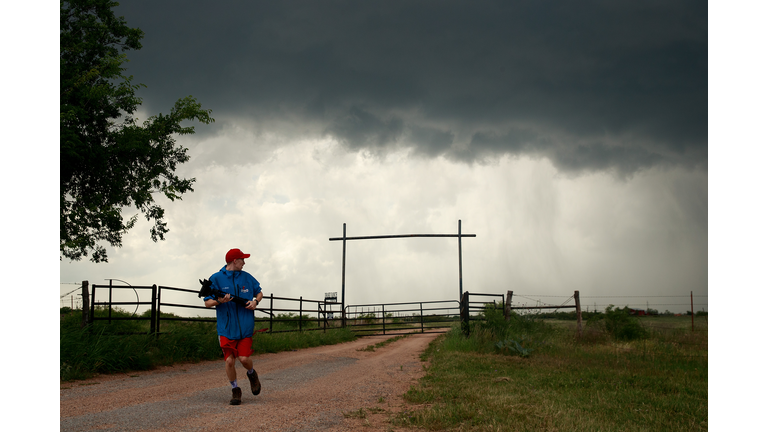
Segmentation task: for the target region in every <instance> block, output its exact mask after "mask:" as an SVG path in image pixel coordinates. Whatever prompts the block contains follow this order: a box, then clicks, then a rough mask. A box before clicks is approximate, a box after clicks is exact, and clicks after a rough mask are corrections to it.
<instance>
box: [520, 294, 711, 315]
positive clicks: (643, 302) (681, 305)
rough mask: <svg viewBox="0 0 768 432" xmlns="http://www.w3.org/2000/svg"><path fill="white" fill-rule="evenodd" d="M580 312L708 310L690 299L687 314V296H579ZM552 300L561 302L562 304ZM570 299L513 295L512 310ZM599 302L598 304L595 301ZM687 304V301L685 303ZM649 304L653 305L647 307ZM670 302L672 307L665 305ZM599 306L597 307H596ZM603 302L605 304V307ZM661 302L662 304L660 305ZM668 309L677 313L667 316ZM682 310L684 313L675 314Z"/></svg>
mask: <svg viewBox="0 0 768 432" xmlns="http://www.w3.org/2000/svg"><path fill="white" fill-rule="evenodd" d="M580 298H581V304H582V310H583V311H585V312H605V309H606V308H608V307H609V306H616V307H618V308H622V307H624V306H627V307H629V308H632V309H642V310H648V309H653V310H656V311H658V312H659V313H664V312H669V313H671V314H673V315H683V314H685V313H686V312H689V311H690V312H692V313H696V312H699V311H703V312H706V311H707V310H708V309H709V305H708V303H707V295H706V294H705V295H694V296H693V298H694V302H693V309H694V310H693V311H691V302H690V298H691V296H690V294H689V295H624V296H622V295H612V296H590V295H580ZM554 299H564V300H563V301H562V302H560V301H559V300H554ZM572 299H573V295H570V296H567V295H544V294H518V293H514V296H513V297H512V306H513V307H514V306H518V307H533V306H542V307H543V306H562V305H564V304H567V303H568V302H569V301H571V300H572ZM598 299H599V300H598ZM657 299H676V300H677V301H679V302H674V301H675V300H657ZM686 300H688V301H686ZM651 301H653V303H651ZM668 301H673V302H674V303H666V302H668ZM598 302H599V303H598ZM606 302H607V303H606ZM662 302H663V303H662ZM670 307H671V308H672V309H674V310H676V311H678V312H674V311H672V312H670V311H669V309H670ZM680 310H683V311H685V312H682V313H681V312H679V311H680Z"/></svg>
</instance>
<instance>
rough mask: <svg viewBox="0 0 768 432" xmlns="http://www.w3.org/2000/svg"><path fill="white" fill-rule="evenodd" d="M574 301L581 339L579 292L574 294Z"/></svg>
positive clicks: (577, 326)
mask: <svg viewBox="0 0 768 432" xmlns="http://www.w3.org/2000/svg"><path fill="white" fill-rule="evenodd" d="M573 299H574V300H576V328H577V330H578V332H579V337H581V301H580V300H579V292H578V291H574V292H573Z"/></svg>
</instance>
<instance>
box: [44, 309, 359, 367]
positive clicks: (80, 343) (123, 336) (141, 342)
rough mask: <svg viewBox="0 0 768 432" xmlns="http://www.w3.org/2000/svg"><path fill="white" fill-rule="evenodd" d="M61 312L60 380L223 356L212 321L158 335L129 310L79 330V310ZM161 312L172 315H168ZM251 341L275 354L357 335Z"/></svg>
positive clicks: (180, 324)
mask: <svg viewBox="0 0 768 432" xmlns="http://www.w3.org/2000/svg"><path fill="white" fill-rule="evenodd" d="M67 309H68V308H67ZM62 312H63V313H62V314H61V320H60V333H59V342H60V344H59V346H60V351H59V354H60V379H61V380H62V381H71V380H82V379H87V378H90V377H92V376H94V375H96V374H109V373H121V372H130V371H140V370H149V369H153V368H155V367H157V366H164V365H171V364H174V363H183V362H199V361H205V360H217V359H221V358H222V353H221V348H220V347H219V344H218V338H217V336H216V323H215V322H200V321H198V322H189V321H166V322H163V324H162V327H161V334H160V335H159V336H155V335H150V334H148V333H149V323H148V321H137V320H124V319H121V318H130V317H131V314H130V313H128V312H125V311H122V310H120V309H113V310H112V317H113V318H115V319H116V320H114V321H112V322H111V323H109V322H107V321H95V322H94V323H93V324H92V325H90V326H88V327H86V328H84V329H81V328H80V319H81V316H82V315H81V314H82V311H80V310H74V311H73V310H67V311H62ZM107 313H108V312H107V311H106V310H103V309H98V308H97V309H96V311H95V315H96V316H99V317H106V316H107ZM163 316H166V317H169V318H172V317H174V316H173V315H172V314H163ZM281 326H286V327H290V326H291V324H290V322H289V323H288V324H285V323H281V322H280V320H277V321H276V322H275V323H274V326H273V330H274V329H283V328H282V327H281ZM257 328H258V326H257ZM307 328H311V326H309V327H307ZM286 329H288V328H286ZM137 333H138V334H137ZM253 339H254V344H253V348H254V352H255V353H276V352H281V351H290V350H297V349H301V348H309V347H315V346H321V345H333V344H337V343H341V342H347V341H351V340H354V339H356V336H355V335H354V334H353V333H352V332H350V331H349V330H346V329H331V330H327V331H322V330H314V331H304V332H286V333H256V334H255V335H254V338H253Z"/></svg>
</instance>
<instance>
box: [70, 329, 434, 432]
mask: <svg viewBox="0 0 768 432" xmlns="http://www.w3.org/2000/svg"><path fill="white" fill-rule="evenodd" d="M437 336H438V335H437V334H414V335H411V336H408V337H406V338H403V339H400V340H398V341H395V342H394V343H391V344H389V345H386V346H384V347H382V348H378V349H376V350H375V351H373V352H370V351H359V350H360V349H363V348H365V347H367V346H368V345H374V344H376V343H377V342H381V341H384V340H386V339H389V338H391V337H392V336H391V335H387V336H370V337H365V338H361V339H358V340H356V341H353V342H347V343H344V344H339V345H331V346H324V347H317V348H309V349H304V350H299V351H292V352H283V353H278V354H261V355H254V356H253V357H252V359H253V363H254V368H255V369H256V371H257V372H258V373H259V378H260V379H261V383H262V392H261V394H260V395H258V396H254V395H252V394H251V392H250V390H249V387H248V379H247V378H246V377H245V371H244V370H243V369H242V367H241V366H240V364H239V363H238V364H237V366H238V383H240V386H241V387H243V402H242V405H239V406H231V405H229V399H230V398H231V394H232V393H231V390H230V385H229V382H228V381H227V379H226V375H225V373H224V362H223V360H222V361H212V362H203V363H196V364H184V365H176V366H173V367H164V368H160V369H157V370H154V371H148V372H136V373H130V374H119V375H114V376H101V377H97V378H94V379H91V380H87V381H76V382H66V383H61V390H60V408H61V410H60V429H61V430H62V431H88V430H99V431H129V430H130V431H137V430H142V431H163V430H174V431H177V430H178V431H218V430H227V431H233V430H251V431H253V430H256V431H296V432H298V431H339V432H341V431H353V430H360V429H361V427H364V426H365V429H366V430H372V431H375V430H393V431H394V430H398V428H396V427H393V426H392V425H391V424H389V423H387V422H386V419H387V418H388V416H389V415H390V414H392V413H396V412H402V411H403V410H404V409H406V407H405V405H404V402H403V398H402V395H403V394H404V393H405V392H406V391H407V390H408V389H409V388H410V386H411V385H413V384H415V383H416V381H417V380H418V379H419V378H420V377H422V376H423V374H424V367H423V366H424V363H423V362H421V361H420V359H419V355H420V354H421V353H422V352H423V351H424V349H425V348H426V347H427V345H428V344H429V342H430V341H432V340H433V339H434V338H435V337H437ZM361 409H362V410H361ZM361 413H365V416H364V417H363V416H361V415H360V414H361ZM345 414H346V415H345Z"/></svg>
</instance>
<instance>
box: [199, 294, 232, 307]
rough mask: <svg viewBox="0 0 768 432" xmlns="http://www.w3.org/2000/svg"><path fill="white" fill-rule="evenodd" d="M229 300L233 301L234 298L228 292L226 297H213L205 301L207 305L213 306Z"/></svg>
mask: <svg viewBox="0 0 768 432" xmlns="http://www.w3.org/2000/svg"><path fill="white" fill-rule="evenodd" d="M228 301H232V298H231V297H230V296H229V294H226V295H225V296H224V297H219V298H217V299H216V298H212V299H208V300H206V301H205V307H207V308H212V307H214V306H218V305H220V304H222V303H226V302H228Z"/></svg>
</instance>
